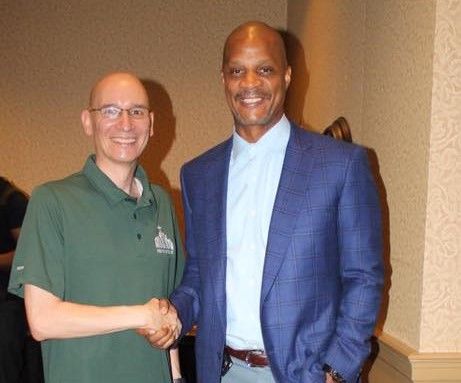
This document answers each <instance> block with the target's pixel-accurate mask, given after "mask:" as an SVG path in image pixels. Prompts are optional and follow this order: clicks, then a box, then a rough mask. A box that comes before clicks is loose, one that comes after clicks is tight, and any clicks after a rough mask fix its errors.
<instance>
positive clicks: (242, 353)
mask: <svg viewBox="0 0 461 383" xmlns="http://www.w3.org/2000/svg"><path fill="white" fill-rule="evenodd" d="M224 350H225V351H226V352H227V353H228V354H229V355H230V356H233V357H234V358H237V359H240V360H242V361H244V362H245V363H246V364H247V366H248V367H267V366H269V359H268V358H267V355H266V354H265V353H264V351H263V350H234V349H233V348H230V347H229V346H226V347H225V348H224Z"/></svg>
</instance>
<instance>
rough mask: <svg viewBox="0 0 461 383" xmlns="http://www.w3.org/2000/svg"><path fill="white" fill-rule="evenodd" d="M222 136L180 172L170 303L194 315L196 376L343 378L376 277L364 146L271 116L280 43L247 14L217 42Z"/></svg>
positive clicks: (358, 343) (369, 319)
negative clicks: (230, 130)
mask: <svg viewBox="0 0 461 383" xmlns="http://www.w3.org/2000/svg"><path fill="white" fill-rule="evenodd" d="M222 79H223V84H224V87H225V93H226V97H227V101H228V104H229V106H230V109H231V111H232V114H233V117H234V129H235V131H234V134H233V136H232V137H231V138H230V139H228V140H227V141H225V142H223V143H221V144H219V145H218V146H216V147H214V148H212V149H211V150H209V151H207V152H206V153H204V154H202V155H201V156H199V157H197V158H195V159H194V160H192V161H190V162H189V163H187V164H186V165H184V167H183V169H182V172H181V182H182V193H183V202H184V210H185V220H186V248H187V261H186V263H187V265H186V270H185V274H184V277H183V281H182V283H181V285H180V287H179V288H178V289H177V290H176V291H175V292H174V293H173V295H172V296H171V298H170V300H171V302H172V304H173V305H174V307H175V308H176V309H177V311H178V313H179V316H180V319H181V322H182V324H183V332H185V331H188V330H189V329H190V328H191V326H192V325H194V324H197V334H196V359H197V378H198V381H199V382H201V383H215V382H216V383H217V382H220V381H222V382H237V383H240V382H241V383H243V382H252V383H255V382H279V383H295V382H296V383H301V382H305V383H308V382H309V383H321V382H322V383H323V382H354V383H355V382H356V381H357V380H358V378H359V374H360V370H361V366H362V364H363V362H364V360H365V358H366V357H367V355H368V353H369V338H370V336H371V335H372V333H373V329H374V326H375V321H376V317H377V313H378V309H379V306H380V297H381V289H382V282H383V276H382V274H383V268H382V261H381V250H382V246H381V242H382V241H381V217H380V209H379V201H378V195H377V191H376V187H375V184H374V181H373V177H372V175H371V173H370V169H369V167H368V162H367V155H366V151H365V150H364V149H363V148H361V147H359V146H356V145H353V144H349V143H345V142H340V141H336V140H334V139H331V138H329V137H325V136H321V135H319V134H315V133H309V132H307V131H305V130H303V129H301V128H299V127H297V126H296V125H294V124H293V123H290V122H288V120H287V119H286V117H285V115H284V111H283V103H284V100H285V93H286V90H287V88H288V85H289V83H290V79H291V69H290V67H289V66H288V65H287V62H286V55H285V49H284V46H283V41H282V39H281V37H280V35H279V34H278V32H277V31H275V30H274V29H272V28H270V27H269V26H267V25H265V24H263V23H260V22H250V23H246V24H243V25H241V26H240V27H238V28H237V29H235V30H234V31H233V32H232V33H231V34H230V36H229V37H228V39H227V40H226V44H225V48H224V55H223V66H222Z"/></svg>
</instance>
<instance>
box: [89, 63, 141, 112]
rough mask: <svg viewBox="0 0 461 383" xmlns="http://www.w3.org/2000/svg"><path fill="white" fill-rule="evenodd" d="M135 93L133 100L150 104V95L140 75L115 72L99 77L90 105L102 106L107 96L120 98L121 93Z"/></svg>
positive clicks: (91, 93) (91, 95)
mask: <svg viewBox="0 0 461 383" xmlns="http://www.w3.org/2000/svg"><path fill="white" fill-rule="evenodd" d="M126 94H133V97H135V98H136V99H133V102H135V103H136V104H138V103H142V104H143V105H144V106H146V107H148V106H149V97H148V95H147V91H146V89H145V87H144V85H143V84H142V83H141V81H140V80H139V78H138V77H136V76H135V75H134V74H132V73H129V72H113V73H109V74H107V75H105V76H104V77H102V78H101V79H99V80H98V81H97V82H96V84H95V85H94V86H93V89H91V92H90V99H89V106H90V107H91V108H100V107H101V106H103V105H104V104H103V103H104V102H106V101H105V99H106V98H108V97H109V98H112V99H115V100H116V99H120V97H121V95H126Z"/></svg>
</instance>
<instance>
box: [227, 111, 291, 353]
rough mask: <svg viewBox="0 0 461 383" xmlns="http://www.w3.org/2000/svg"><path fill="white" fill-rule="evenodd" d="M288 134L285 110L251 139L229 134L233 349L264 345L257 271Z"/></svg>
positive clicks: (230, 330) (229, 328) (229, 270)
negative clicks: (283, 113) (258, 135)
mask: <svg viewBox="0 0 461 383" xmlns="http://www.w3.org/2000/svg"><path fill="white" fill-rule="evenodd" d="M289 137H290V123H289V121H288V119H287V118H286V117H285V115H284V116H282V118H281V119H280V121H279V122H278V123H277V124H276V125H274V126H273V127H272V128H271V129H269V131H267V132H266V133H265V134H264V135H263V136H262V137H261V138H260V139H259V141H257V142H256V143H249V142H247V141H245V140H244V139H243V138H242V137H240V136H239V135H238V134H237V133H236V132H234V135H233V146H232V153H231V159H230V164H229V178H228V186H227V221H226V225H227V226H226V227H227V232H226V235H227V270H226V300H227V330H226V342H227V345H229V346H230V347H232V348H235V349H264V344H263V338H262V333H261V323H260V310H259V308H260V296H261V284H262V274H263V267H264V258H265V254H266V245H267V237H268V234H269V225H270V220H271V216H272V209H273V206H274V201H275V195H276V193H277V188H278V184H279V180H280V174H281V172H282V166H283V160H284V158H285V151H286V147H287V144H288V139H289Z"/></svg>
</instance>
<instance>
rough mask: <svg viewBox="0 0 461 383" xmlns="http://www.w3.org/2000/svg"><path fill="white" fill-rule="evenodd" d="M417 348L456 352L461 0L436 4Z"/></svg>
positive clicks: (460, 313)
mask: <svg viewBox="0 0 461 383" xmlns="http://www.w3.org/2000/svg"><path fill="white" fill-rule="evenodd" d="M434 47H435V48H434V64H433V65H434V76H433V91H432V129H431V140H430V151H429V182H428V197H427V214H426V216H427V217H426V243H425V246H426V248H425V257H424V283H423V300H422V322H421V347H420V349H421V351H426V352H437V351H439V352H440V351H442V352H461V277H460V275H461V1H459V0H444V1H438V2H437V13H436V29H435V45H434Z"/></svg>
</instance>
